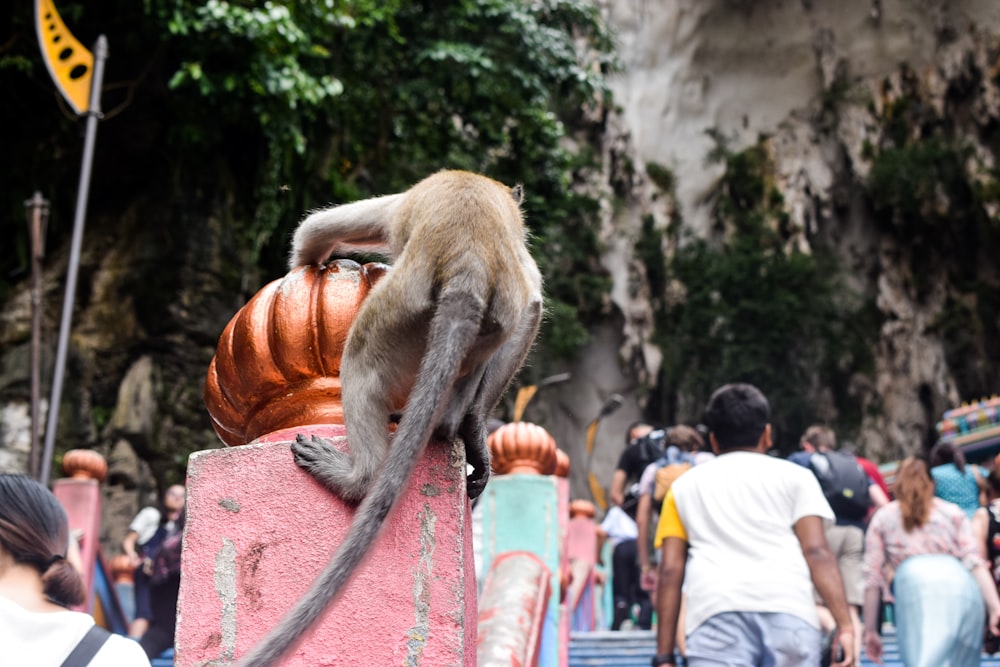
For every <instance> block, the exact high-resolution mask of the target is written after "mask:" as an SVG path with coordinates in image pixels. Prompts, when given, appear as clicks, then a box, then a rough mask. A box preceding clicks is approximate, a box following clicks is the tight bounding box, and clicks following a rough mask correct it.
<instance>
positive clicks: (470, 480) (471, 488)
mask: <svg viewBox="0 0 1000 667" xmlns="http://www.w3.org/2000/svg"><path fill="white" fill-rule="evenodd" d="M488 481H490V469H489V468H488V467H487V468H486V469H484V470H478V469H476V468H473V469H472V472H471V473H469V476H468V477H466V478H465V492H466V494H468V496H469V500H475V499H476V498H478V497H479V496H480V494H481V493H482V492H483V491H484V490H485V489H486V482H488Z"/></svg>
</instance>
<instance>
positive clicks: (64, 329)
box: [38, 35, 108, 485]
mask: <svg viewBox="0 0 1000 667" xmlns="http://www.w3.org/2000/svg"><path fill="white" fill-rule="evenodd" d="M107 59H108V40H107V39H106V38H105V37H104V35H101V36H99V37H98V38H97V44H95V45H94V78H93V80H92V81H91V83H90V108H89V109H88V110H87V133H86V136H85V137H84V140H83V164H82V165H81V167H80V185H79V188H78V189H77V194H76V214H75V216H74V219H73V240H72V243H71V245H70V254H69V268H68V269H67V271H66V294H65V297H64V298H63V310H62V321H61V323H60V325H59V346H58V348H57V350H56V365H55V371H54V373H53V376H52V398H51V399H49V415H48V416H49V418H48V421H47V424H46V427H45V451H44V456H43V457H42V469H41V472H40V474H39V477H38V480H39V481H40V482H41V483H42V484H45V485H48V483H49V472H50V469H51V468H52V455H53V452H54V451H55V440H56V429H57V426H58V424H59V403H60V401H61V400H62V385H63V374H64V372H65V369H66V351H67V349H68V348H69V333H70V323H71V322H72V320H73V302H74V301H75V299H76V275H77V272H78V269H79V268H80V248H81V246H82V245H83V223H84V219H85V218H86V214H87V197H88V195H89V194H90V167H91V164H92V163H93V161H94V143H95V141H96V140H97V121H98V120H99V119H100V118H101V84H102V82H103V80H104V61H105V60H107Z"/></svg>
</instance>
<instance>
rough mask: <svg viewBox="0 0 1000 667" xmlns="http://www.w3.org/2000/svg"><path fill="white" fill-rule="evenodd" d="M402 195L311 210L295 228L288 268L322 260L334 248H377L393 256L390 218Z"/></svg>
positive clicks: (328, 255)
mask: <svg viewBox="0 0 1000 667" xmlns="http://www.w3.org/2000/svg"><path fill="white" fill-rule="evenodd" d="M402 196H403V195H402V194H395V195H386V196H384V197H375V198H373V199H364V200H361V201H357V202H352V203H350V204H343V205H341V206H333V207H331V208H325V209H321V210H319V211H316V212H314V213H312V214H310V215H309V216H308V217H307V218H306V219H305V220H303V221H302V223H301V224H300V225H299V227H298V229H296V230H295V235H294V237H293V238H292V252H291V255H290V257H289V261H288V265H289V268H290V269H294V268H295V267H297V266H306V265H308V264H319V263H321V262H323V261H325V260H326V259H328V258H329V257H330V255H331V254H332V253H334V252H345V251H346V252H350V251H354V252H374V253H379V254H381V255H386V256H390V257H391V256H392V249H391V248H390V245H389V227H390V224H389V221H390V219H391V218H392V215H393V213H394V212H395V210H396V208H397V206H398V205H399V202H400V201H401V199H402Z"/></svg>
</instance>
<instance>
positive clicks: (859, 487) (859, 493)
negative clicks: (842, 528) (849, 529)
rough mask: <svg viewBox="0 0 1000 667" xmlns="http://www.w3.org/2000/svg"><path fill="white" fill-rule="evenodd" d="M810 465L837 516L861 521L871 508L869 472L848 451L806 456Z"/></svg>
mask: <svg viewBox="0 0 1000 667" xmlns="http://www.w3.org/2000/svg"><path fill="white" fill-rule="evenodd" d="M809 467H810V469H812V471H813V474H814V475H816V479H818V480H819V485H820V488H822V489H823V494H824V495H825V496H826V499H827V501H828V502H829V503H830V507H831V508H832V509H833V513H834V514H835V515H836V516H837V518H838V519H847V520H848V521H862V520H864V518H865V517H866V516H867V515H868V510H869V509H870V508H871V504H872V501H871V497H870V496H869V495H868V486H869V481H868V474H867V473H865V470H864V468H862V467H861V464H860V463H858V460H857V459H856V458H854V457H853V456H851V455H850V454H845V453H844V452H838V451H836V450H830V451H828V452H816V453H814V454H813V455H812V456H810V457H809Z"/></svg>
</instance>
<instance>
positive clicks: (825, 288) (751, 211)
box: [662, 136, 868, 449]
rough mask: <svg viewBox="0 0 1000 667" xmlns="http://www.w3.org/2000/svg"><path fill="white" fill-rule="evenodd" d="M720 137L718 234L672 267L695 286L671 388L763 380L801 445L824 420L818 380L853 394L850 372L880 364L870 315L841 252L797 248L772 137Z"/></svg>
mask: <svg viewBox="0 0 1000 667" xmlns="http://www.w3.org/2000/svg"><path fill="white" fill-rule="evenodd" d="M716 141H717V147H716V150H715V151H714V153H713V158H714V159H719V160H722V161H723V162H724V164H725V167H726V169H725V174H724V175H723V177H722V180H721V183H720V190H719V196H718V200H717V202H716V205H715V221H716V235H715V238H714V239H709V240H705V239H691V238H688V239H682V241H683V243H682V244H681V247H680V249H679V250H678V251H677V253H676V255H675V256H674V257H673V258H672V260H671V262H670V265H669V269H670V274H671V277H672V278H674V279H676V280H677V281H679V282H680V283H681V284H683V285H684V289H685V294H684V296H683V298H681V299H677V300H676V302H673V303H670V304H668V308H667V312H666V318H665V327H664V330H663V334H664V337H663V340H662V347H663V349H664V351H665V363H664V375H665V384H666V386H667V387H668V388H669V389H668V390H667V394H668V395H670V394H674V393H680V394H683V395H686V396H689V397H691V399H692V401H693V403H694V404H695V405H703V404H704V402H705V401H706V400H707V398H708V396H709V395H710V393H711V391H712V390H713V389H714V388H716V387H718V386H719V385H721V384H724V383H727V382H750V383H753V384H755V385H756V386H758V387H760V388H761V389H762V390H763V391H764V392H765V394H767V396H768V397H769V399H770V400H771V405H772V410H773V415H772V421H773V423H774V425H775V428H776V435H777V438H778V442H779V444H780V445H782V446H783V447H784V448H786V449H790V448H793V447H794V445H795V443H796V442H797V438H798V436H799V434H800V433H801V432H802V430H803V429H804V428H805V427H806V426H807V425H808V424H809V423H810V422H812V421H814V420H816V418H817V416H816V413H815V406H814V404H813V403H812V395H811V393H812V392H811V390H812V389H813V388H814V387H815V386H816V382H817V381H818V382H820V383H821V384H822V385H823V386H824V387H827V388H829V389H831V390H832V391H833V392H834V394H835V395H838V398H844V395H845V394H846V381H847V377H848V375H849V373H850V372H853V371H856V370H858V369H859V368H862V367H863V366H864V365H865V364H866V363H868V356H867V354H868V353H867V352H866V349H867V346H866V345H865V341H864V334H865V331H866V328H865V327H864V324H865V321H864V319H863V316H862V309H861V308H860V305H859V304H857V303H855V302H854V301H853V299H852V297H851V295H850V294H848V293H847V292H846V290H845V289H844V288H843V285H842V284H841V282H840V280H839V279H838V277H837V269H836V266H835V264H834V262H833V261H832V260H831V259H830V257H828V256H827V255H825V254H823V253H819V252H817V253H814V254H811V255H806V254H803V253H801V252H798V251H795V250H790V251H789V250H787V249H786V247H785V246H786V241H787V240H788V236H787V232H783V231H782V230H783V225H784V224H785V222H786V221H787V214H786V212H785V211H784V208H783V201H782V199H781V197H780V196H779V195H778V193H777V190H776V189H775V188H774V186H773V185H772V184H771V182H770V173H771V165H770V161H769V159H768V157H767V153H766V151H765V150H764V148H763V146H761V145H759V144H758V145H756V146H751V147H750V148H748V149H746V150H744V151H741V152H738V153H734V152H731V151H730V150H729V149H728V148H727V147H726V145H725V143H724V142H723V141H722V140H721V138H720V137H718V136H716ZM840 405H844V403H840Z"/></svg>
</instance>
